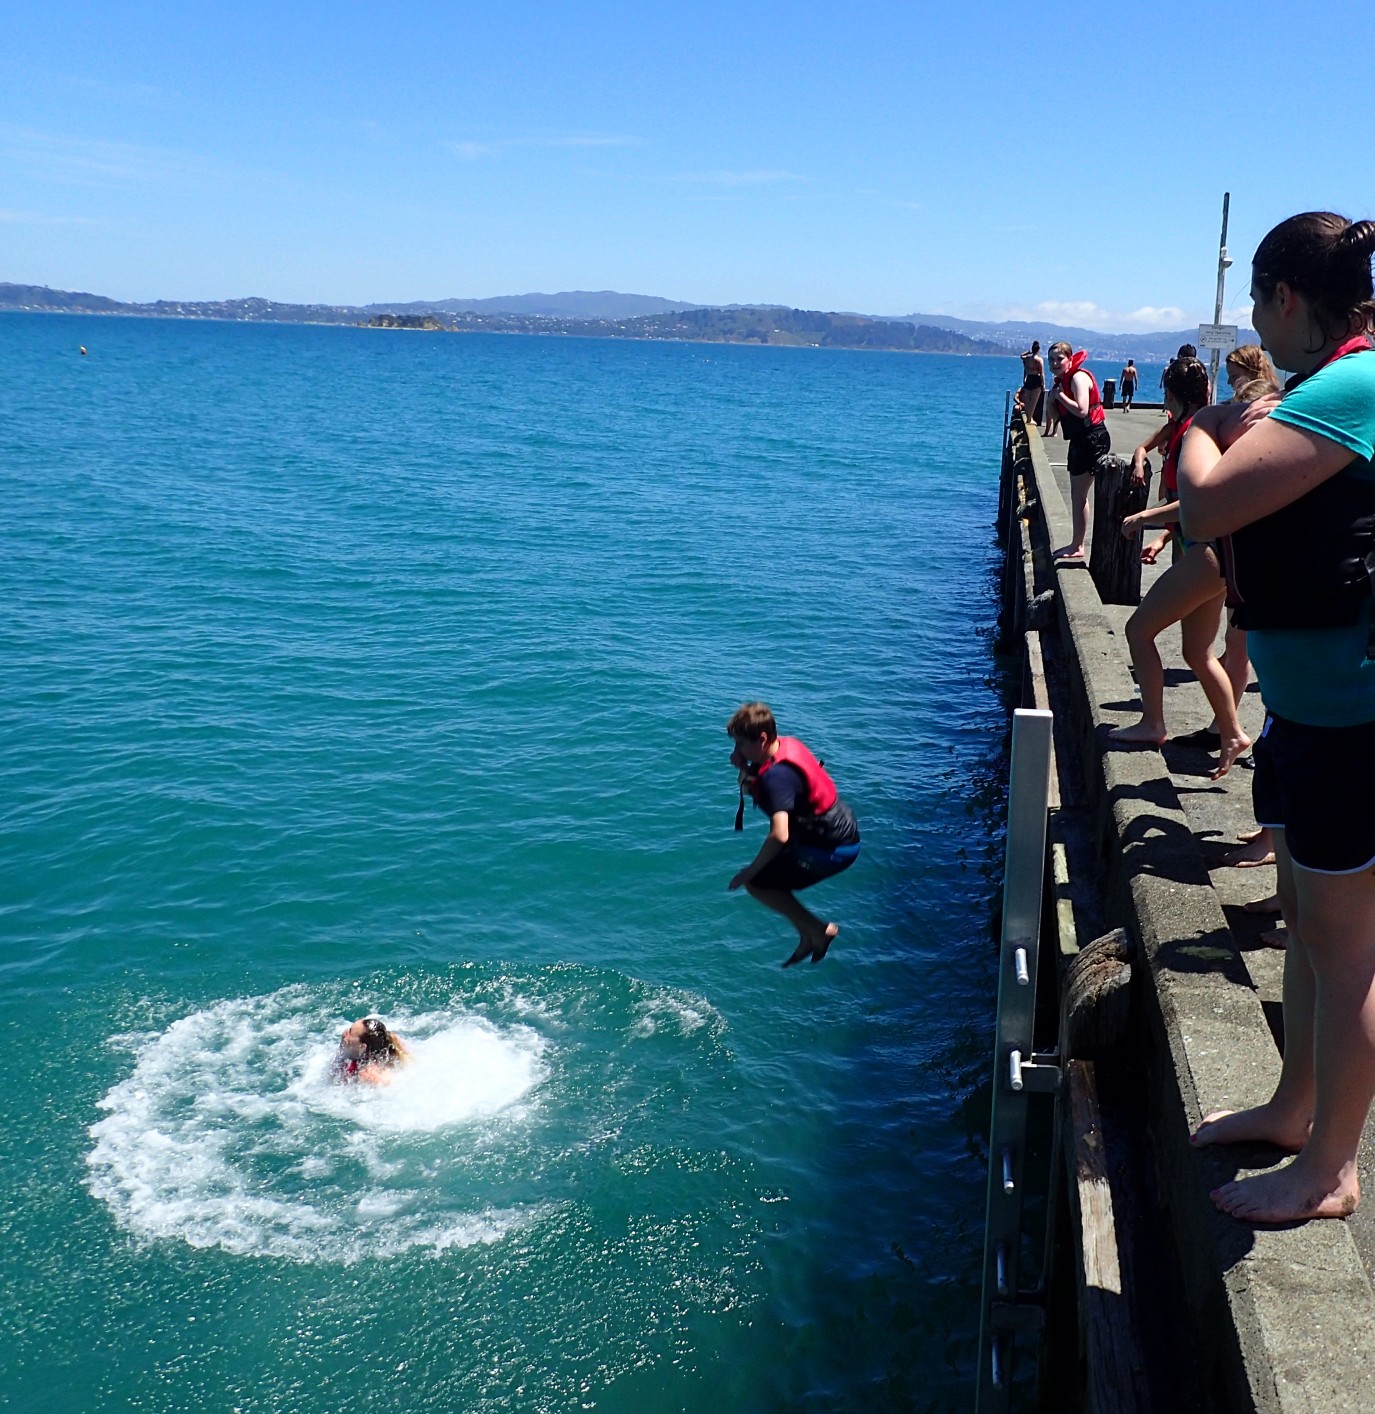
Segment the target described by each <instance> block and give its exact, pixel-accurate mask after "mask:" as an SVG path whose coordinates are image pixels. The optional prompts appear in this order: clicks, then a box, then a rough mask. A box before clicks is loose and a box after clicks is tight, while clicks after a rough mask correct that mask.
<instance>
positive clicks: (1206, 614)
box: [1180, 546, 1251, 780]
mask: <svg viewBox="0 0 1375 1414" xmlns="http://www.w3.org/2000/svg"><path fill="white" fill-rule="evenodd" d="M1195 558H1198V559H1200V560H1206V561H1208V562H1209V564H1210V565H1211V571H1210V572H1211V574H1212V576H1213V580H1212V582H1213V584H1215V585H1220V584H1221V581H1220V579H1218V577H1217V559H1216V557H1215V556H1214V555H1213V552H1212V551H1211V550H1210V549H1208V548H1206V547H1205V546H1198V547H1195V548H1194V549H1192V550H1190V551H1189V553H1188V555H1187V556H1186V557H1185V560H1186V563H1187V561H1189V560H1192V559H1195ZM1203 587H1204V588H1205V589H1206V587H1207V585H1206V583H1205V584H1204V585H1203ZM1222 600H1223V591H1222V590H1221V589H1220V588H1219V589H1218V592H1217V593H1216V594H1214V595H1213V596H1212V598H1210V599H1207V600H1205V601H1204V602H1203V603H1202V604H1200V605H1199V606H1198V607H1197V608H1196V609H1191V610H1190V611H1189V612H1188V613H1187V614H1185V615H1184V617H1183V619H1182V620H1181V622H1180V630H1181V634H1182V639H1183V648H1184V661H1185V662H1186V663H1187V664H1188V665H1189V667H1190V668H1192V669H1193V673H1194V676H1195V677H1196V678H1197V679H1198V681H1199V685H1200V686H1201V687H1202V688H1203V695H1204V696H1205V697H1206V698H1207V699H1208V705H1209V706H1210V707H1212V709H1213V720H1214V721H1216V722H1217V732H1218V736H1219V737H1220V738H1221V741H1222V744H1221V747H1220V749H1219V752H1218V759H1217V770H1216V771H1214V772H1213V780H1217V779H1218V777H1220V776H1225V775H1226V774H1227V772H1228V770H1229V769H1230V767H1231V765H1232V762H1233V761H1235V760H1236V759H1237V757H1238V756H1241V755H1242V754H1243V753H1244V752H1245V751H1246V748H1247V747H1248V746H1250V745H1251V738H1250V737H1249V736H1247V735H1246V734H1245V733H1244V732H1243V731H1242V729H1241V723H1240V722H1239V721H1238V720H1237V704H1236V699H1235V698H1234V697H1233V696H1232V685H1231V683H1230V682H1229V681H1228V678H1227V674H1226V673H1225V672H1224V671H1223V667H1222V664H1221V663H1219V662H1218V660H1217V659H1216V658H1215V657H1213V640H1214V639H1215V638H1216V637H1217V626H1218V623H1219V621H1220V619H1221V617H1222Z"/></svg>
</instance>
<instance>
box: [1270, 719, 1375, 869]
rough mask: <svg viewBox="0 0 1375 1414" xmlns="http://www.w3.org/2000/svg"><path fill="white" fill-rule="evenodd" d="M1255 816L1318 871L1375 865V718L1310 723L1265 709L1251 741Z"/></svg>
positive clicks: (1302, 864)
mask: <svg viewBox="0 0 1375 1414" xmlns="http://www.w3.org/2000/svg"><path fill="white" fill-rule="evenodd" d="M1252 750H1253V751H1254V753H1255V758H1256V771H1255V775H1254V777H1253V778H1252V782H1251V792H1252V800H1253V802H1254V804H1255V811H1256V823H1257V824H1260V825H1268V826H1269V827H1270V828H1271V829H1272V830H1283V831H1284V842H1285V845H1286V846H1287V847H1288V850H1289V857H1290V858H1291V859H1292V860H1293V861H1294V863H1295V864H1296V865H1298V866H1299V868H1300V869H1309V870H1312V871H1313V872H1314V873H1315V874H1361V873H1364V872H1365V871H1366V870H1368V869H1375V722H1366V723H1364V724H1362V725H1361V726H1359V727H1306V726H1304V725H1303V724H1302V723H1300V722H1291V721H1288V720H1287V719H1286V718H1284V717H1276V716H1275V715H1274V713H1267V715H1266V718H1265V726H1264V728H1263V729H1262V730H1261V734H1260V736H1259V737H1258V738H1257V739H1256V744H1255V746H1254V747H1253V748H1252Z"/></svg>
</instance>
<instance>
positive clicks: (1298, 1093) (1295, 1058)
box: [1193, 830, 1314, 1150]
mask: <svg viewBox="0 0 1375 1414" xmlns="http://www.w3.org/2000/svg"><path fill="white" fill-rule="evenodd" d="M1275 865H1276V877H1277V878H1278V881H1279V897H1280V912H1281V913H1282V914H1283V915H1284V921H1285V923H1287V924H1288V926H1289V933H1288V940H1289V943H1288V948H1287V949H1286V952H1285V959H1284V1064H1283V1065H1282V1066H1281V1068H1280V1079H1279V1084H1278V1085H1277V1086H1276V1087H1275V1093H1274V1094H1273V1095H1272V1096H1271V1097H1270V1099H1269V1100H1267V1101H1266V1102H1265V1104H1263V1105H1257V1106H1256V1107H1255V1108H1254V1109H1250V1110H1236V1111H1232V1110H1219V1111H1217V1112H1216V1113H1215V1114H1210V1115H1209V1116H1208V1117H1207V1119H1205V1120H1204V1121H1203V1123H1202V1124H1200V1125H1199V1127H1198V1128H1197V1129H1196V1130H1195V1131H1194V1135H1193V1142H1194V1143H1195V1144H1244V1143H1248V1142H1254V1141H1262V1142H1265V1143H1269V1144H1276V1145H1278V1146H1279V1147H1280V1148H1281V1149H1293V1150H1298V1149H1300V1148H1302V1147H1303V1142H1304V1140H1305V1139H1307V1137H1308V1129H1309V1125H1310V1123H1311V1122H1312V1118H1313V1086H1314V1079H1313V998H1314V980H1313V969H1312V967H1311V965H1310V963H1309V960H1308V950H1307V948H1306V947H1305V946H1304V944H1303V941H1302V938H1301V937H1300V936H1299V933H1298V931H1297V929H1296V927H1295V920H1296V918H1297V916H1298V914H1297V909H1298V898H1297V895H1296V893H1295V887H1296V886H1295V883H1294V866H1293V865H1292V864H1291V863H1290V860H1289V851H1288V849H1287V848H1285V844H1284V831H1283V830H1276V831H1275Z"/></svg>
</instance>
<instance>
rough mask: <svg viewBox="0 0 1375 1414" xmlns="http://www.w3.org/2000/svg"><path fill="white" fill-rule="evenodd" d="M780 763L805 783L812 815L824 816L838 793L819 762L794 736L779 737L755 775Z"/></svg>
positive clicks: (759, 774)
mask: <svg viewBox="0 0 1375 1414" xmlns="http://www.w3.org/2000/svg"><path fill="white" fill-rule="evenodd" d="M780 761H783V762H786V763H787V764H788V765H789V766H791V767H793V769H794V770H796V771H797V772H798V774H799V775H800V776H801V777H802V779H803V780H804V781H806V783H807V799H808V801H809V802H810V804H811V807H812V814H813V815H824V814H825V813H826V812H827V811H828V810H829V809H830V808H831V806H833V805H834V804H835V803H836V799H837V797H838V796H839V794H840V792H839V791H837V790H836V787H835V782H834V781H833V780H832V779H831V778H830V777H829V776H828V775H827V774H826V771H825V769H824V768H823V766H822V764H821V762H820V761H818V760H817V759H816V757H815V756H813V755H812V753H811V752H810V751H808V750H807V748H806V747H805V746H803V745H802V743H801V742H800V741H798V739H797V738H796V737H795V736H781V737H779V738H778V750H777V752H776V753H775V754H774V755H773V756H771V757H770V758H769V759H768V760H767V761H765V762H764V764H763V765H762V766H760V768H759V770H758V771H757V772H756V773H755V774H756V775H758V776H762V775H763V774H764V772H765V771H770V770H772V769H773V768H774V767H775V766H777V765H778V763H779V762H780Z"/></svg>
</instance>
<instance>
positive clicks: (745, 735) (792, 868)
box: [726, 702, 859, 967]
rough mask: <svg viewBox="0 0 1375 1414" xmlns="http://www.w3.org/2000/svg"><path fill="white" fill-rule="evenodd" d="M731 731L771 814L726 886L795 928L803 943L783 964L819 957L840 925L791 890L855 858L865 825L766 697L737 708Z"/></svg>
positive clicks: (750, 782) (749, 779) (746, 775)
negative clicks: (786, 732) (755, 847)
mask: <svg viewBox="0 0 1375 1414" xmlns="http://www.w3.org/2000/svg"><path fill="white" fill-rule="evenodd" d="M726 733H727V735H729V737H730V738H731V740H732V741H733V742H734V743H735V750H734V751H733V752H732V753H731V758H730V759H731V764H732V765H734V766H735V767H736V769H737V770H738V771H739V773H740V789H741V791H742V792H744V793H745V794H747V795H750V796H752V797H753V798H754V803H755V805H756V807H757V808H758V809H760V810H762V811H763V812H764V814H765V815H767V816H768V817H769V834H768V838H767V839H765V841H764V843H763V844H762V845H761V846H760V848H759V853H758V854H757V855H755V857H754V859H753V860H752V861H751V862H750V863H749V864H747V865H746V866H745V867H744V868H743V869H742V870H741V871H740V872H739V873H738V874H737V875H736V876H735V877H734V878H733V879H732V880H731V881H730V884H729V886H728V887H730V888H731V889H738V888H741V887H743V888H744V889H745V890H746V891H747V892H748V893H749V895H750V897H751V898H755V899H758V900H759V902H760V903H762V904H763V905H764V907H765V908H771V909H773V911H774V912H775V913H781V914H782V915H783V917H784V918H786V919H787V920H788V922H789V923H791V924H792V925H793V927H794V928H796V929H797V937H798V943H797V949H796V951H794V953H793V955H792V956H791V957H790V958H789V959H788V960H787V961H786V962H785V963H784V964H783V966H784V967H792V966H793V965H794V964H795V963H798V962H801V961H802V959H803V958H806V957H810V958H811V960H812V961H813V962H814V963H816V962H820V961H821V959H822V958H823V957H825V956H826V950H827V949H828V948H829V947H830V946H831V944H832V942H834V941H835V937H836V934H837V933H839V932H840V928H839V927H838V926H837V925H836V924H834V923H827V922H823V921H822V920H821V919H820V918H818V917H817V916H816V914H814V913H812V912H811V911H810V910H809V909H807V908H804V907H803V905H802V904H800V903H799V902H798V901H797V899H796V898H794V897H793V895H794V893H795V892H796V891H797V890H798V889H805V888H808V887H810V886H811V885H812V884H816V883H819V882H820V881H821V880H822V879H829V878H831V876H832V875H835V874H839V873H840V872H841V871H842V870H844V869H848V868H849V867H850V865H852V864H853V863H854V862H855V860H856V859H857V858H858V856H859V826H858V824H856V822H855V817H854V814H853V812H852V811H851V810H850V807H849V806H848V805H846V804H845V802H844V801H843V800H842V799H841V798H840V796H839V794H838V793H837V791H836V788H835V782H834V781H832V780H831V778H830V776H828V775H827V774H826V772H825V770H824V768H823V767H822V765H821V763H820V762H819V761H818V760H817V759H816V757H815V756H813V755H812V753H811V752H810V751H808V750H807V748H806V747H805V746H803V744H802V743H801V742H800V741H798V740H797V738H796V737H790V736H779V735H778V725H777V723H776V722H775V721H774V716H773V713H772V712H771V711H770V710H769V708H768V707H767V706H766V705H765V704H764V703H763V702H746V703H745V704H744V706H743V707H740V708H739V709H737V711H736V712H735V714H734V715H733V716H732V717H731V719H730V721H729V722H727V723H726ZM737 823H738V822H737Z"/></svg>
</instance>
